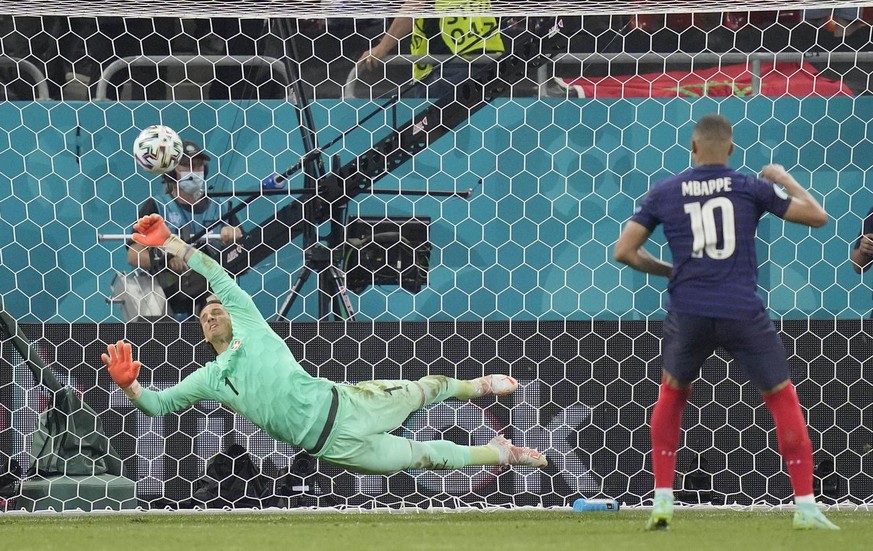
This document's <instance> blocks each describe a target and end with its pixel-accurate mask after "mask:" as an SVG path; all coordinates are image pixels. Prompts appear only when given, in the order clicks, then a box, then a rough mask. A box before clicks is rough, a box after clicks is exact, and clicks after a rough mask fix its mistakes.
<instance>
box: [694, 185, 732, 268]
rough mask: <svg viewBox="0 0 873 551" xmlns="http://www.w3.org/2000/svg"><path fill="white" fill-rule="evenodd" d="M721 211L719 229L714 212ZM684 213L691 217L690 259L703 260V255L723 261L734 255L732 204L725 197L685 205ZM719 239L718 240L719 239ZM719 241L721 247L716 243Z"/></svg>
mask: <svg viewBox="0 0 873 551" xmlns="http://www.w3.org/2000/svg"><path fill="white" fill-rule="evenodd" d="M716 209H721V228H719V227H718V224H717V221H716V218H715V211H716ZM685 212H686V214H688V216H690V217H691V233H692V235H693V236H694V243H693V245H692V246H691V257H692V258H703V255H704V253H706V256H708V257H710V258H714V259H715V260H723V259H725V258H728V257H730V256H731V255H732V254H734V250H735V249H736V248H737V236H736V230H735V225H734V204H733V203H731V200H730V199H728V198H727V197H714V198H712V199H709V200H707V201H704V202H702V203H700V202H697V203H686V204H685ZM719 238H720V239H719ZM719 241H721V247H719V245H718V243H719Z"/></svg>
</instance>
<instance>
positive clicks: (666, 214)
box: [631, 165, 791, 319]
mask: <svg viewBox="0 0 873 551" xmlns="http://www.w3.org/2000/svg"><path fill="white" fill-rule="evenodd" d="M790 203H791V198H790V197H788V195H787V194H786V193H785V192H784V191H783V190H782V189H781V188H780V187H777V186H776V185H774V184H772V183H769V182H767V181H765V180H761V179H758V178H756V177H754V176H749V175H744V174H740V173H739V172H736V171H735V170H733V169H731V168H729V167H727V166H725V165H703V166H696V167H694V168H692V169H690V170H687V171H685V172H683V173H681V174H678V175H676V176H672V177H670V178H666V179H664V180H661V181H659V182H657V183H656V184H655V185H654V186H653V187H652V189H650V190H649V193H648V194H647V195H646V197H645V199H644V200H643V202H642V204H641V205H640V207H639V208H638V209H637V211H636V212H635V213H634V215H633V217H632V218H631V220H633V221H634V222H637V223H639V224H642V225H643V226H645V227H646V228H648V229H649V231H654V229H655V228H656V227H657V226H658V225H659V224H663V226H664V235H665V236H666V237H667V243H668V245H669V247H670V252H671V253H672V255H673V276H672V277H671V279H670V283H669V286H668V289H667V290H668V293H669V299H668V301H667V309H668V310H670V311H673V312H679V313H685V314H692V315H697V316H706V317H715V318H726V319H751V318H754V317H755V316H756V315H758V314H759V313H760V312H761V311H762V310H763V308H764V302H763V301H762V300H761V296H760V295H759V294H758V259H757V255H756V253H755V232H756V231H757V228H758V221H759V220H760V219H761V216H762V215H763V214H764V213H765V212H772V213H773V214H775V215H776V216H779V217H782V216H783V215H784V214H785V211H786V210H787V209H788V205H789V204H790Z"/></svg>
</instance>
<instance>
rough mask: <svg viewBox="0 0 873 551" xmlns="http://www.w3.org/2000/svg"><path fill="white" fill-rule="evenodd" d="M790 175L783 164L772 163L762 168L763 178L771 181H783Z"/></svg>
mask: <svg viewBox="0 0 873 551" xmlns="http://www.w3.org/2000/svg"><path fill="white" fill-rule="evenodd" d="M786 176H788V171H786V170H785V167H784V166H782V165H777V164H772V165H767V166H765V167H764V168H762V169H761V178H763V179H765V180H769V181H771V182H776V183H781V182H782V181H784V179H785V177H786Z"/></svg>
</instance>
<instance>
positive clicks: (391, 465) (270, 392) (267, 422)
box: [102, 214, 547, 474]
mask: <svg viewBox="0 0 873 551" xmlns="http://www.w3.org/2000/svg"><path fill="white" fill-rule="evenodd" d="M132 239H133V240H134V241H136V242H137V243H140V244H142V245H145V246H147V247H160V248H161V249H162V250H163V251H164V253H166V254H171V255H173V256H175V257H177V258H180V259H183V260H184V262H186V263H187V264H188V266H190V267H191V268H192V269H194V270H195V271H197V272H198V273H200V274H202V275H203V276H204V277H205V278H206V279H207V280H208V281H209V284H210V285H211V287H212V291H213V292H214V293H215V294H216V295H217V298H218V299H219V300H220V302H218V301H217V302H209V303H208V304H207V305H206V306H205V307H204V308H203V310H202V311H201V312H200V325H201V327H202V328H203V335H204V337H205V339H206V341H207V342H208V343H209V344H210V345H212V347H213V348H214V349H215V352H216V353H217V354H218V357H217V358H216V360H215V361H213V362H208V363H207V364H206V365H205V366H203V367H201V368H200V369H198V370H197V371H195V372H194V373H192V374H191V375H189V376H188V377H185V379H183V380H182V381H181V382H179V384H177V385H175V386H173V387H170V388H167V389H165V390H163V391H152V390H149V389H145V388H143V387H142V386H140V384H139V383H138V382H137V380H136V379H137V374H138V372H139V368H140V363H139V362H138V361H135V360H134V359H133V354H132V352H131V346H130V344H129V343H126V342H124V341H118V342H117V343H116V344H110V345H109V346H108V347H107V353H106V354H103V355H102V359H103V362H104V363H105V364H106V365H107V367H108V368H109V374H110V376H111V377H112V379H113V380H114V381H115V382H116V383H117V384H118V386H120V387H121V388H122V389H124V393H125V394H126V395H127V396H128V398H130V399H131V400H132V401H133V403H134V405H135V406H136V407H137V408H139V409H140V410H141V411H142V412H143V413H145V414H146V415H151V416H159V415H165V414H167V413H169V412H171V411H179V410H182V409H185V408H188V407H190V406H191V405H193V404H195V403H196V402H198V401H200V400H216V401H218V402H220V403H222V404H223V405H225V406H227V407H228V408H230V409H231V410H233V411H235V412H237V413H239V414H240V415H242V416H243V417H245V418H246V419H248V420H249V421H251V422H252V423H254V424H255V425H257V426H258V427H260V428H261V429H263V430H264V431H265V432H266V433H267V434H269V435H270V436H272V437H273V438H276V439H277V440H281V441H283V442H287V443H289V444H292V445H295V446H300V447H302V448H303V449H305V450H307V451H308V452H309V453H311V454H312V455H313V456H315V457H320V458H323V459H326V460H328V461H330V462H332V463H336V464H338V465H341V466H343V467H345V468H348V469H350V470H353V471H357V472H362V473H376V474H379V473H393V472H397V471H401V470H404V469H459V468H461V467H466V466H468V465H526V466H530V467H544V466H545V465H546V464H547V461H546V458H545V456H543V454H541V453H539V452H538V451H536V450H533V449H530V448H522V447H518V446H513V445H512V442H510V441H509V440H507V439H506V438H504V437H503V436H502V435H497V436H495V437H494V438H493V439H492V440H491V441H490V442H489V443H488V444H486V445H484V446H461V445H458V444H455V443H453V442H449V441H445V440H437V441H430V442H418V441H415V440H410V439H407V438H402V437H399V436H394V435H391V434H388V432H389V431H391V430H394V429H395V428H397V427H399V426H400V425H401V424H402V423H403V421H404V420H405V419H406V418H407V417H408V416H409V414H410V413H412V412H413V411H415V410H417V409H419V408H421V407H423V406H425V405H427V404H432V403H434V402H439V401H441V400H446V399H448V398H458V399H461V400H468V399H470V398H475V397H478V396H486V395H497V396H500V395H505V394H509V393H511V392H513V391H515V390H516V388H518V383H517V382H516V381H515V379H513V378H512V377H509V376H507V375H486V376H484V377H479V378H477V379H473V380H469V381H461V380H457V379H453V378H450V377H444V376H440V375H430V376H427V377H423V378H421V379H419V380H418V381H402V380H398V381H366V382H362V383H359V384H357V385H345V384H336V383H333V382H331V381H329V380H327V379H323V378H318V377H312V376H311V375H309V374H308V373H307V372H306V371H304V370H303V368H302V367H301V366H300V364H299V363H297V360H296V359H295V358H294V356H293V355H292V354H291V351H290V350H289V349H288V347H287V346H286V344H285V342H284V341H283V340H282V338H280V337H279V336H278V335H277V334H276V333H275V332H273V330H272V329H271V328H270V326H269V325H268V324H267V322H266V321H265V320H264V318H263V317H262V316H261V314H260V313H259V312H258V310H257V308H256V307H255V304H254V302H253V301H252V299H251V297H249V296H248V295H247V294H246V293H245V292H244V291H243V290H242V289H240V288H239V287H238V286H237V285H236V283H234V281H233V280H232V279H231V278H230V276H228V275H227V273H226V272H225V271H224V269H223V268H222V267H221V266H220V265H219V264H218V263H216V262H215V261H214V260H212V259H211V258H210V257H209V256H207V255H205V254H204V253H202V252H200V251H197V250H195V249H193V248H192V247H191V246H190V245H188V244H187V243H186V242H185V241H183V240H182V239H180V238H179V237H178V236H175V235H171V234H170V230H169V229H168V228H167V226H166V224H165V223H164V220H163V218H161V216H160V215H158V214H151V215H148V216H144V217H142V218H140V219H139V221H138V222H137V223H136V225H135V226H134V234H133V235H132Z"/></svg>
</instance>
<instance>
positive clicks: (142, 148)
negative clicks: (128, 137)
mask: <svg viewBox="0 0 873 551" xmlns="http://www.w3.org/2000/svg"><path fill="white" fill-rule="evenodd" d="M181 157H182V140H181V138H179V135H178V134H176V131H175V130H173V129H172V128H170V127H169V126H162V125H160V124H154V125H152V126H149V127H148V128H146V129H144V130H143V131H142V132H140V133H139V136H137V137H136V140H135V141H134V142H133V158H134V159H136V164H138V165H139V166H141V167H142V168H143V169H144V170H145V171H146V172H150V173H151V174H163V173H165V172H169V171H171V170H173V169H174V168H176V165H177V164H179V159H180V158H181Z"/></svg>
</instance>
